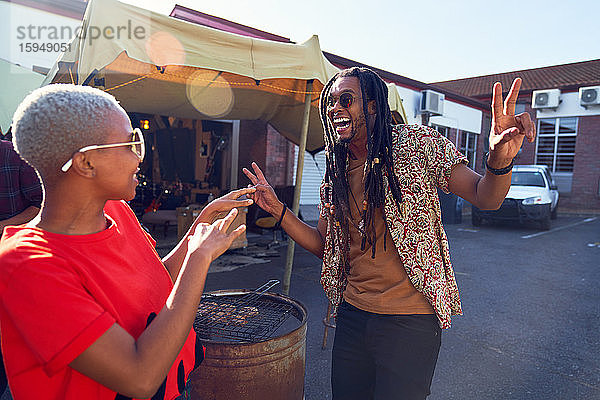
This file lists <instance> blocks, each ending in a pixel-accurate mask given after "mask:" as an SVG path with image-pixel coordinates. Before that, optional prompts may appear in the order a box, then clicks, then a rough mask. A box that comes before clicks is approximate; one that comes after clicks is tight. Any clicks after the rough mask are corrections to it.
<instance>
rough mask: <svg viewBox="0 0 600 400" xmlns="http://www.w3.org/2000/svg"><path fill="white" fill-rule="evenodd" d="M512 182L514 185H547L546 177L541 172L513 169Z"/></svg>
mask: <svg viewBox="0 0 600 400" xmlns="http://www.w3.org/2000/svg"><path fill="white" fill-rule="evenodd" d="M510 184H511V185H514V186H539V187H545V186H546V183H545V182H544V178H543V177H542V174H541V173H540V172H525V171H513V174H512V179H511V182H510Z"/></svg>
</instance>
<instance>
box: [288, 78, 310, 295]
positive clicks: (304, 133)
mask: <svg viewBox="0 0 600 400" xmlns="http://www.w3.org/2000/svg"><path fill="white" fill-rule="evenodd" d="M312 87H313V81H312V79H311V80H308V81H306V95H305V96H304V114H303V115H302V130H301V132H300V144H299V146H298V167H297V168H296V187H295V189H294V203H293V205H292V212H293V213H294V214H296V215H298V211H300V189H301V187H302V171H303V170H304V152H305V151H306V138H307V137H308V121H309V117H310V102H311V92H312ZM295 245H296V243H295V242H294V241H293V240H292V238H291V237H288V246H287V257H286V261H285V272H284V274H283V294H286V295H287V294H289V293H290V280H291V278H292V264H293V262H294V248H295Z"/></svg>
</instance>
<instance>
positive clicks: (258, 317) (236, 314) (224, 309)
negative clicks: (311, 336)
mask: <svg viewBox="0 0 600 400" xmlns="http://www.w3.org/2000/svg"><path fill="white" fill-rule="evenodd" d="M278 283H279V281H278V280H270V281H269V282H267V283H265V284H264V285H263V286H261V287H260V288H258V289H256V290H254V291H251V292H244V293H227V294H205V295H203V296H202V300H201V302H200V305H199V307H198V313H197V315H196V319H195V321H194V330H195V331H196V334H197V335H198V337H199V338H200V339H205V340H215V339H217V340H226V341H234V342H242V343H243V342H246V343H256V342H262V341H265V340H268V339H270V338H271V337H272V335H273V333H274V332H275V331H276V330H277V328H279V327H280V326H281V325H282V324H283V322H284V321H285V320H286V319H287V318H288V317H289V316H290V314H296V312H295V311H296V310H295V309H294V306H293V305H292V304H290V303H287V302H285V301H283V300H281V299H278V298H277V297H273V296H265V293H266V292H267V291H268V290H269V289H271V288H272V287H273V286H275V285H277V284H278Z"/></svg>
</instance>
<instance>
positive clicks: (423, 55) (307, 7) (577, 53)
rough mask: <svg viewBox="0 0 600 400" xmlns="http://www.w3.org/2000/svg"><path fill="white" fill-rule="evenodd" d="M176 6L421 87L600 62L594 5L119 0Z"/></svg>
mask: <svg viewBox="0 0 600 400" xmlns="http://www.w3.org/2000/svg"><path fill="white" fill-rule="evenodd" d="M122 1H125V2H127V3H131V4H135V5H137V6H140V7H144V8H147V9H151V10H153V11H157V12H161V13H164V14H169V13H170V12H171V10H172V9H173V6H174V5H175V4H177V3H178V4H181V5H183V6H186V7H189V8H192V9H195V10H198V11H201V12H204V13H207V14H211V15H215V16H218V17H221V18H225V19H228V20H231V21H234V22H238V23H241V24H244V25H248V26H251V27H253V28H257V29H261V30H264V31H267V32H271V33H275V34H277V35H281V36H285V37H288V38H290V39H291V40H293V41H295V42H303V41H305V40H307V39H308V38H309V37H310V36H311V35H313V34H316V35H318V36H319V40H320V43H321V48H322V49H323V50H325V51H328V52H331V53H334V54H338V55H340V56H343V57H346V58H350V59H353V60H355V61H360V62H362V63H365V64H368V65H372V66H375V67H378V68H382V69H385V70H388V71H391V72H394V73H396V74H399V75H403V76H406V77H408V78H412V79H417V80H420V81H423V82H436V81H441V80H448V79H456V78H464V77H470V76H479V75H486V74H492V73H499V72H507V71H515V70H520V69H527V68H536V67H542V66H548V65H556V64H565V63H569V62H576V61H585V60H592V59H597V58H600V39H599V35H598V29H600V22H599V21H600V20H599V17H598V16H599V15H600V1H597V0H570V1H566V0H562V1H558V0H546V1H537V0H520V1H518V0H504V1H484V0H481V1H476V0H446V1H442V0H440V1H434V0H419V1H413V2H408V1H404V0H397V1H392V0H363V1H357V0H340V1H329V0H302V1H294V2H291V1H287V0H247V1H242V0H211V1H204V0H178V1H172V0H122Z"/></svg>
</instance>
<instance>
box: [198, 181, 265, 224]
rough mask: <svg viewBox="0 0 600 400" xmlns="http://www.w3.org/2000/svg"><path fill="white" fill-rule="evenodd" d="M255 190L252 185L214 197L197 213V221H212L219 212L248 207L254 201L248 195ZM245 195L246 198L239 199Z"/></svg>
mask: <svg viewBox="0 0 600 400" xmlns="http://www.w3.org/2000/svg"><path fill="white" fill-rule="evenodd" d="M255 191H256V189H255V188H253V187H247V188H244V189H238V190H233V191H231V192H229V193H227V194H226V195H224V196H221V197H219V198H217V199H214V200H213V201H211V202H210V203H208V205H206V207H204V208H203V209H202V211H201V212H200V215H198V219H197V220H198V222H205V223H209V224H210V223H212V222H213V221H214V220H215V219H217V217H218V216H219V214H221V213H225V212H229V211H231V210H232V209H233V208H237V207H248V206H250V205H252V203H254V200H252V198H251V197H250V196H251V195H252V194H253V193H254V192H255ZM244 195H245V196H247V197H248V198H245V199H241V200H239V198H240V197H241V196H244Z"/></svg>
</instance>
